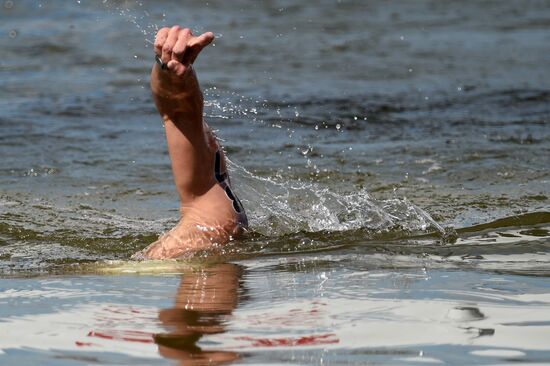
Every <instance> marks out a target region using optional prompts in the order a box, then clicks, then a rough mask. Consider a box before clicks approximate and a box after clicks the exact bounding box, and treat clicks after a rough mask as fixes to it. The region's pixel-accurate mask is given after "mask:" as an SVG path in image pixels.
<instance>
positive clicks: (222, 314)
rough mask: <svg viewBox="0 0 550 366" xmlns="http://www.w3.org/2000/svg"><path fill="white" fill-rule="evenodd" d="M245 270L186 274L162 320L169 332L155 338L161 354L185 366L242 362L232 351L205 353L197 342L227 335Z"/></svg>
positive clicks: (211, 269) (221, 267)
mask: <svg viewBox="0 0 550 366" xmlns="http://www.w3.org/2000/svg"><path fill="white" fill-rule="evenodd" d="M241 274H242V270H241V268H240V267H239V266H237V265H235V264H231V263H225V264H217V265H214V266H211V267H206V268H199V269H194V270H189V271H186V272H184V274H183V276H182V279H181V284H180V286H179V288H178V292H177V294H176V303H175V305H174V307H172V308H168V309H163V310H161V311H160V313H159V319H160V321H161V322H162V324H163V325H164V326H166V327H167V328H169V329H170V331H169V332H167V333H159V334H156V335H155V336H154V340H155V343H156V344H157V345H158V348H159V352H160V354H161V355H162V356H164V357H166V358H173V359H177V360H179V361H180V363H181V364H185V365H203V364H208V365H219V364H223V363H226V362H231V361H234V360H237V359H239V355H238V354H237V353H235V352H232V351H223V350H209V349H203V348H201V347H200V346H199V345H197V342H199V340H200V339H201V338H202V337H203V336H204V335H208V334H219V333H224V332H225V325H226V322H227V320H228V318H229V317H230V316H231V313H232V312H233V310H234V309H235V308H236V307H237V304H238V301H239V293H240V291H239V289H240V283H241V282H240V278H241Z"/></svg>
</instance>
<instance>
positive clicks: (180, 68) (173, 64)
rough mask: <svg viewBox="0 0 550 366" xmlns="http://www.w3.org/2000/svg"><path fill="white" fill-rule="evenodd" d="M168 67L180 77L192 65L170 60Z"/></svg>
mask: <svg viewBox="0 0 550 366" xmlns="http://www.w3.org/2000/svg"><path fill="white" fill-rule="evenodd" d="M166 66H167V67H168V70H170V71H172V72H174V73H175V74H176V75H178V76H182V75H183V74H185V72H186V71H187V70H188V69H189V67H190V66H191V65H189V64H188V65H184V64H182V63H181V62H179V61H176V60H170V61H169V62H168V64H167V65H166Z"/></svg>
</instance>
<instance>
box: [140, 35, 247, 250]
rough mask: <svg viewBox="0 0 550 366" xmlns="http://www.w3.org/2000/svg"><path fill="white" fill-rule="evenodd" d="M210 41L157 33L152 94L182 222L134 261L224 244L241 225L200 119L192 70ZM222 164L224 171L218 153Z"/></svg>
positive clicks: (212, 142)
mask: <svg viewBox="0 0 550 366" xmlns="http://www.w3.org/2000/svg"><path fill="white" fill-rule="evenodd" d="M213 39H214V35H213V34H212V33H211V32H207V33H204V34H202V35H200V36H197V37H196V36H194V35H193V34H192V33H191V31H190V30H189V29H188V28H180V27H179V26H174V27H171V28H162V29H160V30H159V31H158V33H157V35H156V38H155V46H154V50H155V54H156V55H157V56H158V57H159V58H160V59H161V60H162V62H163V64H164V65H166V67H161V66H160V65H158V64H155V65H154V66H153V69H152V72H151V91H152V94H153V99H154V101H155V105H156V107H157V110H158V112H159V114H160V115H161V117H162V121H163V125H164V128H165V132H166V141H167V145H168V151H169V154H170V160H171V166H172V173H173V176H174V182H175V185H176V190H177V192H178V195H179V199H180V213H181V219H180V222H179V223H178V224H177V225H176V226H175V227H174V228H173V229H172V230H170V231H169V232H168V233H166V234H165V235H163V236H161V237H160V238H159V240H157V241H156V242H154V243H152V244H151V245H150V246H149V247H147V248H145V249H144V250H143V251H142V252H141V253H138V255H136V256H135V258H149V259H166V258H177V257H182V256H185V255H187V254H192V253H193V252H195V251H197V250H204V249H209V248H212V247H215V246H220V245H224V244H226V243H227V242H228V241H229V240H231V238H232V237H233V236H235V235H238V234H240V233H241V232H242V230H243V228H244V226H245V224H244V222H243V220H241V219H240V218H239V216H238V215H237V213H236V212H235V210H234V208H233V201H232V200H231V199H230V198H229V197H228V196H227V194H226V192H225V191H224V189H223V188H222V187H221V186H220V185H219V184H218V181H217V180H216V178H215V176H214V164H215V156H216V151H218V150H219V151H221V147H220V145H219V143H218V141H217V139H216V137H215V136H214V134H213V133H212V131H211V130H210V128H209V127H208V126H207V125H206V123H205V122H204V121H203V106H204V105H203V96H202V93H201V90H200V87H199V82H198V79H197V76H196V73H195V70H194V68H193V62H194V61H195V60H196V58H197V56H198V55H199V53H200V52H201V51H202V50H203V49H204V48H205V47H206V46H207V45H209V44H210V43H211V42H212V41H213ZM221 160H222V161H221V167H222V169H223V170H225V156H224V154H223V151H221Z"/></svg>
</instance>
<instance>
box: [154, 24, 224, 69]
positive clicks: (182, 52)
mask: <svg viewBox="0 0 550 366" xmlns="http://www.w3.org/2000/svg"><path fill="white" fill-rule="evenodd" d="M213 40H214V34H213V33H212V32H206V33H203V34H201V35H200V36H198V37H194V36H193V34H192V33H191V30H190V29H189V28H183V29H182V28H180V27H179V26H177V25H175V26H173V27H171V28H167V27H164V28H161V29H160V30H159V31H158V32H157V35H156V37H155V43H154V48H155V54H157V55H158V56H159V57H160V58H161V60H162V62H163V63H165V64H166V65H167V66H168V69H170V70H172V71H174V72H175V73H176V74H178V75H182V74H183V73H184V72H185V70H186V69H187V68H188V67H189V64H192V63H193V62H194V61H195V59H196V58H197V56H198V55H199V53H200V52H201V51H202V49H203V48H204V47H206V46H208V45H209V44H210V43H212V41H213Z"/></svg>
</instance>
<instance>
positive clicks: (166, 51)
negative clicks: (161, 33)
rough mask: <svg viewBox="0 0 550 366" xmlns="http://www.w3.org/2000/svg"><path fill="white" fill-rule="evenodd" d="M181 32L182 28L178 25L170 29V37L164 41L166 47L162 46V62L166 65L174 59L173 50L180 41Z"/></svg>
mask: <svg viewBox="0 0 550 366" xmlns="http://www.w3.org/2000/svg"><path fill="white" fill-rule="evenodd" d="M179 31H180V27H179V26H177V25H175V26H173V27H172V28H170V31H168V37H167V38H166V41H164V45H163V46H162V56H161V60H162V62H164V63H165V64H166V63H168V61H170V60H171V59H172V49H173V48H174V45H175V44H176V42H177V40H178V34H179Z"/></svg>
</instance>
